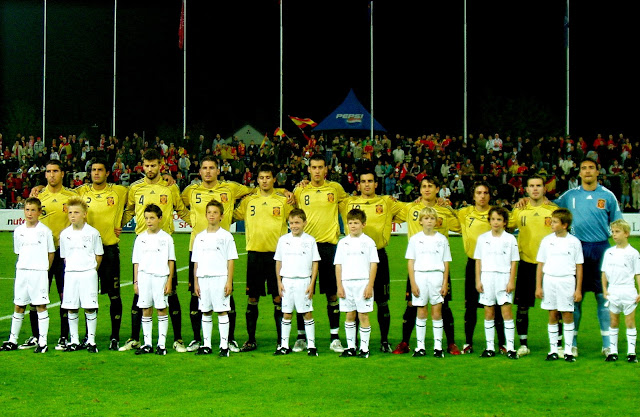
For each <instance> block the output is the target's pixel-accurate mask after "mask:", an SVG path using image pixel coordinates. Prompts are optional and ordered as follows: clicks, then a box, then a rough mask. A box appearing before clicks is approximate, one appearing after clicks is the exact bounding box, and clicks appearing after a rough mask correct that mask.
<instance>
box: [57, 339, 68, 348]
mask: <svg viewBox="0 0 640 417" xmlns="http://www.w3.org/2000/svg"><path fill="white" fill-rule="evenodd" d="M66 347H67V338H66V337H61V338H60V339H58V344H57V345H56V348H55V349H56V350H65V349H66Z"/></svg>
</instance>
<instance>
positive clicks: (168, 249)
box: [131, 229, 176, 276]
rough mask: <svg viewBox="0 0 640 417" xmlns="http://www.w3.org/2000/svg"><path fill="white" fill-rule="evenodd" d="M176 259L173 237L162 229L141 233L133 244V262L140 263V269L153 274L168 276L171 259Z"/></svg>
mask: <svg viewBox="0 0 640 417" xmlns="http://www.w3.org/2000/svg"><path fill="white" fill-rule="evenodd" d="M175 260H176V251H175V248H174V246H173V239H172V238H171V235H169V233H167V232H165V231H164V230H162V229H160V230H159V231H158V233H155V234H150V233H149V231H148V230H145V231H144V232H142V233H140V234H139V235H138V237H136V241H135V243H134V244H133V254H132V256H131V262H132V263H134V264H138V271H142V272H146V273H147V274H151V275H158V276H168V275H169V261H175Z"/></svg>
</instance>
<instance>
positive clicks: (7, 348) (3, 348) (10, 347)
mask: <svg viewBox="0 0 640 417" xmlns="http://www.w3.org/2000/svg"><path fill="white" fill-rule="evenodd" d="M10 350H18V345H17V344H16V343H13V342H9V341H6V342H3V343H2V346H0V351H10Z"/></svg>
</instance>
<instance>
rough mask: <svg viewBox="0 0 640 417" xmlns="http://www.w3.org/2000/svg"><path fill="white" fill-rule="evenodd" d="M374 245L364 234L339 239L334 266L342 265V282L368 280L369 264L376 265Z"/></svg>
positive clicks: (376, 256) (376, 254)
mask: <svg viewBox="0 0 640 417" xmlns="http://www.w3.org/2000/svg"><path fill="white" fill-rule="evenodd" d="M378 262H380V260H379V259H378V250H377V249H376V243H375V242H374V241H373V239H371V238H370V237H369V236H367V235H365V234H364V233H363V234H361V235H360V236H358V237H352V236H351V235H348V236H346V237H345V238H343V239H340V241H339V242H338V247H337V248H336V256H335V258H334V259H333V264H334V265H342V281H349V280H356V279H369V271H370V270H371V263H378Z"/></svg>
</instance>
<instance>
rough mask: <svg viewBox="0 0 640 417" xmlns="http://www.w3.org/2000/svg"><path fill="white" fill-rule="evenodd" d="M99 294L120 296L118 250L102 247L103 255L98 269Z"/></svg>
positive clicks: (110, 246)
mask: <svg viewBox="0 0 640 417" xmlns="http://www.w3.org/2000/svg"><path fill="white" fill-rule="evenodd" d="M98 277H99V278H100V294H112V295H120V248H119V247H118V245H117V244H116V245H108V246H104V255H102V262H101V263H100V268H98Z"/></svg>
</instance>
